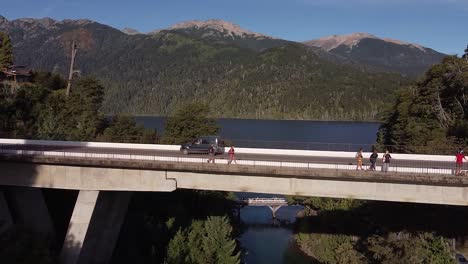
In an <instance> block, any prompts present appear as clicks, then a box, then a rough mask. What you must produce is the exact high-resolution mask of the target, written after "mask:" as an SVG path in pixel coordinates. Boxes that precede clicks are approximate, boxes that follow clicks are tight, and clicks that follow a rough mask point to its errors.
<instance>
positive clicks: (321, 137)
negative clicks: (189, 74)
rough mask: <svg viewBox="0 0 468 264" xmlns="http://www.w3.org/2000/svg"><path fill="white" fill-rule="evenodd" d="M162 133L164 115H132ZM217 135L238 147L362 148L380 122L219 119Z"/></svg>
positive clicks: (368, 146) (374, 138) (351, 149)
mask: <svg viewBox="0 0 468 264" xmlns="http://www.w3.org/2000/svg"><path fill="white" fill-rule="evenodd" d="M135 120H136V122H137V123H141V124H144V125H145V127H147V128H152V129H156V131H157V132H158V133H159V134H162V135H164V125H165V120H166V119H165V118H164V117H147V116H139V117H135ZM217 121H218V124H219V125H220V127H221V131H220V136H221V137H223V138H224V139H226V140H230V141H231V142H232V143H234V145H236V146H238V147H260V148H292V149H314V150H346V151H354V150H357V149H358V148H359V147H363V148H364V149H365V150H367V149H370V146H371V145H372V144H374V143H375V140H376V133H377V129H378V127H379V125H380V124H379V123H375V122H320V121H304V120H300V121H295V120H254V119H218V120H217Z"/></svg>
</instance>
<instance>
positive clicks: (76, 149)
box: [1, 144, 455, 169]
mask: <svg viewBox="0 0 468 264" xmlns="http://www.w3.org/2000/svg"><path fill="white" fill-rule="evenodd" d="M1 148H2V149H5V150H33V151H58V152H73V153H100V154H124V155H142V156H163V157H193V158H205V157H206V158H207V157H208V155H206V154H205V155H204V154H189V155H184V154H183V153H181V152H180V151H173V150H148V149H131V148H105V147H82V146H65V145H63V146H57V145H53V146H50V145H28V144H24V145H16V144H2V145H1ZM216 159H228V155H227V154H226V153H225V154H222V155H217V156H216ZM236 159H237V160H256V161H272V162H277V161H282V162H298V163H300V162H307V163H317V164H343V165H356V160H355V159H354V158H353V157H350V158H343V157H320V156H297V155H277V154H248V153H236ZM454 159H455V158H454ZM381 163H382V157H379V158H378V161H377V164H381ZM364 165H370V162H369V160H368V158H367V157H365V158H364ZM391 166H392V167H406V168H431V169H454V168H455V162H447V161H424V160H408V159H405V160H399V159H392V161H391Z"/></svg>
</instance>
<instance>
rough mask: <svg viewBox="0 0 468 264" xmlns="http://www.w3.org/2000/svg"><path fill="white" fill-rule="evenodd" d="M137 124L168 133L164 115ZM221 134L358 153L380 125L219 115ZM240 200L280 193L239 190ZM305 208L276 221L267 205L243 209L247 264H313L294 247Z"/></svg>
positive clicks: (248, 143)
mask: <svg viewBox="0 0 468 264" xmlns="http://www.w3.org/2000/svg"><path fill="white" fill-rule="evenodd" d="M135 120H136V121H137V122H138V123H141V124H143V125H144V126H145V127H147V128H153V129H156V130H157V132H158V134H164V124H165V118H163V117H147V116H145V117H135ZM218 124H219V125H220V127H221V131H220V135H221V136H222V137H223V138H225V139H228V140H231V142H233V143H234V144H235V145H236V146H239V147H262V148H294V149H316V150H346V151H357V149H358V148H359V147H363V148H364V149H369V148H370V146H371V145H372V144H373V143H374V142H375V139H376V133H377V129H378V127H379V123H372V122H320V121H304V120H301V121H294V120H251V119H218ZM237 196H238V197H239V198H247V197H281V196H279V195H274V194H272V195H266V194H253V193H237ZM300 210H302V207H300V206H285V207H282V208H280V209H279V210H278V211H277V221H273V220H272V217H271V211H270V209H269V208H268V207H249V206H247V207H244V208H242V209H241V212H240V214H241V215H240V217H241V221H242V223H243V224H244V225H245V226H246V228H245V229H244V231H243V233H242V234H241V236H240V237H239V240H240V242H241V245H242V247H243V248H244V249H245V250H246V254H245V255H244V256H243V260H244V261H245V263H248V264H263V263H265V264H267V263H268V264H280V263H298V264H301V263H310V260H309V259H308V258H307V257H305V256H303V255H302V254H301V253H300V252H299V251H298V250H297V249H296V248H295V247H294V244H293V243H292V242H293V229H292V225H293V224H294V222H295V219H296V215H297V213H298V212H299V211H300Z"/></svg>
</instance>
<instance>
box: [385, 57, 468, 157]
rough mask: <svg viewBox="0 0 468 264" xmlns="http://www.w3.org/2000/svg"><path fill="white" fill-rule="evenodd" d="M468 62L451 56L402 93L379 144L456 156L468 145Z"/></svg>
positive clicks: (387, 120)
mask: <svg viewBox="0 0 468 264" xmlns="http://www.w3.org/2000/svg"><path fill="white" fill-rule="evenodd" d="M467 98H468V61H467V60H466V59H464V58H458V57H447V58H445V59H444V60H443V62H442V63H441V64H437V65H435V66H433V67H432V68H431V69H430V70H429V71H428V72H427V73H426V75H425V76H424V77H422V78H421V79H420V80H419V81H417V82H415V83H414V84H412V85H411V86H409V87H408V88H405V89H402V90H401V91H400V92H399V93H398V97H397V99H396V102H395V104H394V105H393V107H392V108H391V109H390V110H389V111H388V112H387V113H386V114H385V117H384V124H383V125H382V126H381V128H380V130H379V135H378V142H379V143H380V144H383V145H396V147H393V148H394V150H395V151H399V152H418V153H454V152H455V150H456V149H457V148H458V147H462V146H465V145H466V144H467V143H468V99H467Z"/></svg>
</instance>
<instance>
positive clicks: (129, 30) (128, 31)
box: [121, 28, 141, 35]
mask: <svg viewBox="0 0 468 264" xmlns="http://www.w3.org/2000/svg"><path fill="white" fill-rule="evenodd" d="M121 31H122V32H123V33H125V34H127V35H137V34H141V33H140V31H138V30H136V29H133V28H124V29H122V30H121Z"/></svg>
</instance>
